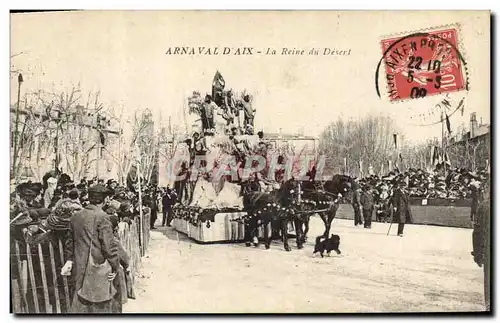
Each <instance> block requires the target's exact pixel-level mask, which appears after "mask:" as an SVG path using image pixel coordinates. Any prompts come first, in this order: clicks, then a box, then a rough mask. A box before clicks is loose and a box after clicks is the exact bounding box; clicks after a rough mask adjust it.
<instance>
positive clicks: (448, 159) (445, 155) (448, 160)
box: [443, 152, 451, 166]
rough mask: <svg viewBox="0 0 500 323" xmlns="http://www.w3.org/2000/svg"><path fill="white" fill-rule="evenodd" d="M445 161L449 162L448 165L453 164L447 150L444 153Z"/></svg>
mask: <svg viewBox="0 0 500 323" xmlns="http://www.w3.org/2000/svg"><path fill="white" fill-rule="evenodd" d="M443 162H444V163H445V164H447V165H448V166H451V162H450V157H448V153H447V152H444V154H443Z"/></svg>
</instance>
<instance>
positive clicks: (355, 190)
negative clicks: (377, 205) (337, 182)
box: [352, 179, 363, 226]
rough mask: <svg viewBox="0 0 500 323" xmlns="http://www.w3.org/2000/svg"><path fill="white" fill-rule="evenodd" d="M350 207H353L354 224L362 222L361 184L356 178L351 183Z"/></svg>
mask: <svg viewBox="0 0 500 323" xmlns="http://www.w3.org/2000/svg"><path fill="white" fill-rule="evenodd" d="M352 207H353V208H354V226H358V224H359V225H361V224H363V220H361V210H362V206H361V186H360V185H359V181H358V180H357V179H355V180H354V182H353V183H352Z"/></svg>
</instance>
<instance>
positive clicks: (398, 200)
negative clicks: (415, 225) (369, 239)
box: [391, 180, 413, 237]
mask: <svg viewBox="0 0 500 323" xmlns="http://www.w3.org/2000/svg"><path fill="white" fill-rule="evenodd" d="M397 185H398V186H397V188H396V189H395V190H394V195H393V196H392V203H391V204H392V206H393V208H394V218H395V219H397V221H398V236H400V237H402V236H403V231H404V228H405V223H412V222H413V219H412V215H411V209H410V200H409V197H408V192H407V191H406V183H405V182H404V181H403V180H400V181H399V182H398V183H397Z"/></svg>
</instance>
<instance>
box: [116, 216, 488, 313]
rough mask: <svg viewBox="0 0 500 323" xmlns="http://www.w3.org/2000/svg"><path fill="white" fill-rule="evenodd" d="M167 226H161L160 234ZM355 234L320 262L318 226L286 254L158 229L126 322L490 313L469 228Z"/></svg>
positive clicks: (349, 231)
mask: <svg viewBox="0 0 500 323" xmlns="http://www.w3.org/2000/svg"><path fill="white" fill-rule="evenodd" d="M158 224H159V223H157V225H158ZM388 228H389V224H380V223H373V225H372V229H371V230H367V229H363V228H362V227H358V228H356V227H354V226H353V221H352V220H342V219H336V220H335V221H334V224H333V226H332V233H336V234H339V235H340V237H341V242H340V250H341V251H342V255H341V256H337V255H335V256H334V254H335V253H332V256H331V257H330V258H328V257H325V258H323V259H321V257H320V256H319V255H317V256H316V257H312V251H313V244H314V238H315V237H316V236H317V235H319V234H320V233H322V231H323V224H322V222H321V221H320V220H319V219H318V218H317V217H313V218H312V219H311V229H310V232H309V241H308V242H307V243H306V245H305V248H304V249H302V250H297V248H296V247H295V241H294V240H293V239H290V245H291V246H292V248H293V250H292V251H291V252H286V251H284V249H283V245H282V243H279V242H278V241H275V242H273V244H272V246H271V249H270V250H265V249H264V246H263V245H261V246H260V247H259V248H254V247H250V248H248V247H245V245H244V244H243V243H240V244H212V245H201V244H197V243H195V242H193V241H191V240H189V239H188V238H187V237H186V236H184V235H182V234H177V233H176V232H175V230H173V229H172V228H163V227H160V228H159V229H158V230H156V231H152V232H151V242H150V247H149V251H148V255H147V256H146V257H144V258H143V260H142V264H143V266H142V269H141V270H140V273H139V277H138V278H136V287H135V288H136V296H137V298H136V300H129V301H128V303H127V304H125V306H124V313H228V312H230V313H276V312H285V313H286V312H288V313H291V312H302V313H304V312H313V313H314V312H326V313H345V312H421V311H424V312H429V311H438V312H446V311H484V309H485V307H484V305H483V304H484V302H483V270H482V268H479V267H478V266H477V265H476V264H475V263H474V262H473V259H472V256H471V255H470V252H471V250H472V246H471V244H472V243H471V234H472V230H471V229H460V228H447V227H434V226H423V225H407V226H406V228H405V236H404V237H403V238H401V237H398V236H396V229H397V224H396V225H393V226H392V229H391V235H390V236H386V233H387V229H388Z"/></svg>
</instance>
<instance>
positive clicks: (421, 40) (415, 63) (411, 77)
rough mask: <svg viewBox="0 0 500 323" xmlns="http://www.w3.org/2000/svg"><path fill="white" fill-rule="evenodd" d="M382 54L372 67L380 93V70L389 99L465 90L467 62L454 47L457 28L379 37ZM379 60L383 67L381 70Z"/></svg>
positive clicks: (466, 88)
mask: <svg viewBox="0 0 500 323" xmlns="http://www.w3.org/2000/svg"><path fill="white" fill-rule="evenodd" d="M381 45H382V52H383V55H382V58H381V59H380V60H379V62H378V65H377V69H376V71H375V87H376V91H377V95H378V96H379V97H381V94H380V86H379V79H380V78H381V74H383V75H384V78H385V79H386V82H387V92H388V93H387V94H388V97H389V100H390V101H391V102H394V101H401V100H408V99H418V98H424V97H428V96H432V95H437V94H446V93H449V92H456V91H462V90H468V89H469V84H468V77H467V69H466V67H467V63H466V62H465V60H464V58H463V56H462V54H461V53H460V52H459V50H458V49H457V47H458V34H457V29H455V28H447V29H441V30H436V31H430V32H417V33H412V34H409V35H407V36H404V37H397V38H394V37H393V38H387V39H383V40H382V42H381ZM382 62H384V63H385V64H384V66H385V68H384V70H383V71H381V66H382Z"/></svg>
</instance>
